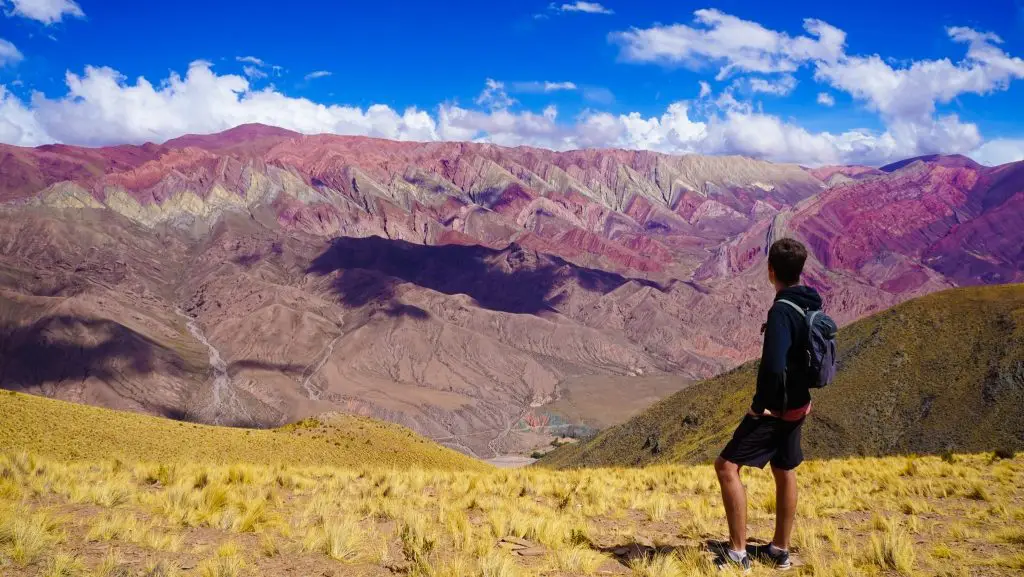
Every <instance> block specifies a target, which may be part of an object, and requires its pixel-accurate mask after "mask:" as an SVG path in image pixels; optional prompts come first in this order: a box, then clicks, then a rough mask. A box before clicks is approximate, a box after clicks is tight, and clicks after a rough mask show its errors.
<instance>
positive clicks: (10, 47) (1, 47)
mask: <svg viewBox="0 0 1024 577" xmlns="http://www.w3.org/2000/svg"><path fill="white" fill-rule="evenodd" d="M22 58H24V56H22V54H21V51H19V50H18V47H17V46H15V45H14V44H12V43H11V42H8V41H7V40H4V39H3V38H0V68H3V67H4V66H7V65H9V64H17V63H19V62H21V60H22Z"/></svg>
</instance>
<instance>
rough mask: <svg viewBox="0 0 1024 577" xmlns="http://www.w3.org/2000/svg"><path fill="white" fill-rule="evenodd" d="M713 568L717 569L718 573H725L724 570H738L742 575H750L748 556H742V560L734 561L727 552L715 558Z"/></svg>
mask: <svg viewBox="0 0 1024 577" xmlns="http://www.w3.org/2000/svg"><path fill="white" fill-rule="evenodd" d="M715 567H718V570H719V571H725V570H726V569H739V570H740V571H741V572H742V573H743V574H744V575H746V574H747V573H750V555H744V556H743V558H742V559H740V560H739V561H736V560H734V559H733V558H732V557H730V556H729V552H728V551H724V552H722V553H721V554H720V555H719V556H718V557H717V558H715Z"/></svg>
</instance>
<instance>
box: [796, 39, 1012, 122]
mask: <svg viewBox="0 0 1024 577" xmlns="http://www.w3.org/2000/svg"><path fill="white" fill-rule="evenodd" d="M948 33H949V36H950V37H951V38H952V39H953V40H954V41H956V42H963V43H967V44H968V50H967V56H966V57H965V58H964V59H963V60H962V61H961V62H958V63H956V64H954V63H953V62H951V61H950V60H949V59H942V60H921V61H915V62H912V63H910V64H909V66H906V67H902V68H893V66H892V65H890V64H889V63H887V62H885V61H884V60H883V59H882V58H881V57H880V56H878V55H872V56H850V57H846V58H843V59H842V60H839V61H834V62H819V63H817V64H816V71H815V78H816V79H818V80H820V81H823V82H827V83H829V84H830V85H832V86H833V87H834V88H837V89H840V90H843V91H845V92H848V93H850V94H851V95H852V96H853V97H854V98H856V99H858V100H861V101H864V102H866V103H867V104H868V106H869V107H870V108H871V109H873V110H875V111H877V112H879V113H881V114H882V115H883V117H887V118H903V119H915V120H919V121H920V120H926V119H928V118H929V117H930V116H931V115H932V114H933V113H934V112H935V104H936V102H941V103H945V102H949V101H950V100H952V99H953V98H956V97H957V96H959V95H961V94H965V93H975V94H986V93H989V92H992V91H995V90H1005V89H1006V88H1007V87H1008V86H1009V83H1010V81H1011V80H1014V79H1019V78H1024V60H1021V59H1020V58H1011V57H1009V56H1008V55H1007V54H1006V53H1005V52H1003V51H1002V50H1000V49H999V48H998V47H997V46H996V44H998V43H1000V42H1001V40H1000V39H999V37H998V36H996V35H994V34H985V33H980V32H976V31H974V30H971V29H968V28H950V29H948Z"/></svg>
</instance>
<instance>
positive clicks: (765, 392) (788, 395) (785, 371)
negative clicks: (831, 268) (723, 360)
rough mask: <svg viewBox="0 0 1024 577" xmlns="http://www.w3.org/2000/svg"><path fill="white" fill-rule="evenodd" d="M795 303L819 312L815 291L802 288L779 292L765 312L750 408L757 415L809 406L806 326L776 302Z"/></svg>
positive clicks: (793, 311) (791, 310)
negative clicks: (762, 338)
mask: <svg viewBox="0 0 1024 577" xmlns="http://www.w3.org/2000/svg"><path fill="white" fill-rule="evenodd" d="M781 299H785V300H788V301H790V302H792V303H796V304H797V305H799V306H800V307H802V308H803V309H804V310H811V311H817V310H821V296H820V295H819V294H818V291H816V290H814V289H812V288H810V287H805V286H800V285H798V286H792V287H789V288H785V289H782V290H781V291H779V292H778V293H777V294H776V295H775V302H774V303H773V304H772V308H771V310H769V311H768V322H767V323H766V324H765V330H764V348H763V349H762V352H761V366H760V368H759V369H758V371H757V392H756V393H754V402H753V403H751V405H750V408H751V410H752V411H754V412H755V413H757V414H761V413H763V412H764V410H765V409H768V410H769V411H771V412H772V413H775V414H781V413H782V412H783V411H792V410H793V409H798V408H801V407H806V406H807V405H809V404H810V402H811V393H810V391H809V390H808V387H807V383H808V381H809V379H810V375H809V374H808V372H807V371H806V366H807V356H806V355H807V353H806V351H805V350H804V348H803V345H802V343H804V342H806V339H807V325H806V321H805V320H804V317H802V316H800V313H798V312H797V311H796V310H794V309H793V307H791V306H789V305H787V304H786V303H780V302H779V300H781Z"/></svg>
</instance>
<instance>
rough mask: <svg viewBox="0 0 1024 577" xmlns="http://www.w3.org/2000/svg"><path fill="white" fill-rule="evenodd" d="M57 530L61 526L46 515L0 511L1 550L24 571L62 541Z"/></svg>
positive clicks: (20, 510)
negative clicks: (2, 548) (25, 567)
mask: <svg viewBox="0 0 1024 577" xmlns="http://www.w3.org/2000/svg"><path fill="white" fill-rule="evenodd" d="M58 526H59V525H58V522H57V521H56V520H55V519H53V518H51V517H50V516H49V515H47V514H46V513H44V512H38V511H37V512H32V513H30V512H28V511H26V510H24V509H9V510H6V511H4V510H2V509H0V546H3V547H4V548H5V549H6V550H7V554H8V556H10V558H11V559H12V560H13V561H14V562H15V563H17V564H18V565H20V566H22V567H24V566H26V565H29V564H32V563H35V562H36V560H38V559H39V558H40V557H41V556H42V554H43V553H45V552H47V551H49V550H50V549H51V548H52V547H53V545H55V544H56V543H57V542H59V541H60V540H61V535H60V534H59V532H58Z"/></svg>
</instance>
